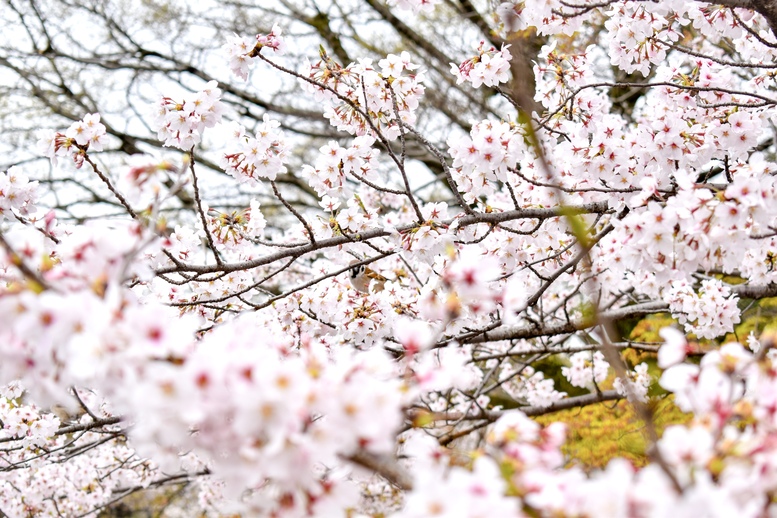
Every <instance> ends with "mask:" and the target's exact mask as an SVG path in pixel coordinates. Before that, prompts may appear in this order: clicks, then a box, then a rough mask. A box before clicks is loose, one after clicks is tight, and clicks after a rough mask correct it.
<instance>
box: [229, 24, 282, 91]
mask: <svg viewBox="0 0 777 518" xmlns="http://www.w3.org/2000/svg"><path fill="white" fill-rule="evenodd" d="M282 33H283V31H282V30H281V28H280V27H279V26H278V25H277V24H276V25H273V28H272V30H271V31H270V33H269V34H258V35H257V36H256V39H255V42H254V40H252V39H251V38H247V37H245V36H238V35H237V34H234V35H233V36H231V37H229V38H228V39H227V43H225V44H224V46H223V47H222V49H223V51H224V52H225V53H226V55H227V57H228V58H229V69H230V70H231V71H232V73H233V74H235V75H236V76H238V77H240V78H241V79H243V80H247V79H248V69H249V66H250V64H251V60H252V59H256V57H257V56H258V55H259V52H261V50H262V49H264V48H268V49H270V52H272V53H273V54H277V55H280V54H283V52H284V51H285V49H286V42H285V41H284V39H283V37H282V36H281V34H282Z"/></svg>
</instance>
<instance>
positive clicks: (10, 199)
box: [0, 167, 38, 222]
mask: <svg viewBox="0 0 777 518" xmlns="http://www.w3.org/2000/svg"><path fill="white" fill-rule="evenodd" d="M37 200H38V182H36V181H32V182H31V181H30V179H29V178H28V177H27V176H26V175H25V174H24V172H23V171H22V170H21V169H20V168H19V167H11V168H10V169H8V171H6V172H0V222H2V221H3V220H5V219H12V218H13V215H14V214H18V215H20V216H25V215H27V214H30V213H35V212H36V210H37V209H36V207H35V203H36V202H37Z"/></svg>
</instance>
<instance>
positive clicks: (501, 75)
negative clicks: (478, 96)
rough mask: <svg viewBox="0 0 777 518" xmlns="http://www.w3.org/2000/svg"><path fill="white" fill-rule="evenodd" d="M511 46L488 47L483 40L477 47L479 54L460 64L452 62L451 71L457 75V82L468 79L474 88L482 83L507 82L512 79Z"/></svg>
mask: <svg viewBox="0 0 777 518" xmlns="http://www.w3.org/2000/svg"><path fill="white" fill-rule="evenodd" d="M509 48H510V45H502V49H501V50H496V48H494V47H488V48H487V47H486V42H485V41H481V42H480V44H478V46H477V47H476V48H475V50H477V53H478V55H477V56H475V57H473V58H470V59H468V60H466V61H464V62H463V63H461V64H460V65H458V66H457V65H455V64H453V63H451V73H452V74H453V75H454V76H456V84H461V83H463V82H465V81H468V82H470V83H472V86H473V87H474V88H478V87H479V86H480V85H486V86H497V85H498V84H499V83H506V82H507V81H508V80H509V79H510V76H509V74H508V72H509V71H510V60H511V59H512V55H511V54H510V51H509V50H508V49H509Z"/></svg>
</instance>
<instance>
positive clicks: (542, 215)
mask: <svg viewBox="0 0 777 518" xmlns="http://www.w3.org/2000/svg"><path fill="white" fill-rule="evenodd" d="M609 210H610V209H609V207H608V204H607V202H594V203H587V204H583V205H577V206H574V205H573V206H567V207H563V208H560V207H556V208H548V209H520V210H514V211H505V212H490V213H477V214H472V215H468V216H461V217H459V218H452V219H449V220H444V221H441V222H440V223H439V225H441V226H450V225H452V224H453V223H454V222H457V223H458V226H459V227H465V226H469V225H474V224H477V223H503V222H507V221H513V220H519V219H549V218H556V217H559V216H565V215H579V214H588V213H600V212H608V211H609ZM414 228H417V227H416V226H415V225H403V226H401V227H397V228H396V230H395V231H396V232H400V233H401V232H407V231H409V230H412V229H414ZM395 231H394V230H384V229H373V230H367V231H365V232H361V233H359V234H357V235H355V236H345V235H343V236H335V237H331V238H327V239H319V240H318V241H316V243H315V244H310V243H308V244H305V245H300V246H298V247H294V248H289V249H287V250H282V251H278V252H276V253H274V254H269V255H266V256H264V257H259V258H257V259H253V260H250V261H243V262H239V263H231V264H223V265H192V264H184V265H182V266H175V267H164V268H159V269H157V270H156V273H158V274H168V273H176V272H182V271H183V272H192V273H215V272H224V273H229V272H234V271H238V270H248V269H251V268H256V267H257V266H263V265H265V264H269V263H272V262H275V261H277V260H279V259H284V258H287V257H292V256H301V255H304V254H307V253H309V252H315V251H318V250H323V249H326V248H332V247H336V246H340V245H344V244H346V243H354V242H362V241H367V240H370V239H375V238H378V237H386V236H389V235H392V234H393V233H394V232H395Z"/></svg>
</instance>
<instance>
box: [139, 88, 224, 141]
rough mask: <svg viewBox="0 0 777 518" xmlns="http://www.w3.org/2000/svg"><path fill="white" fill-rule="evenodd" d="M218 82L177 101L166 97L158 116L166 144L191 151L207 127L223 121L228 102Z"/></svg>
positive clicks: (156, 118) (156, 121) (156, 123)
mask: <svg viewBox="0 0 777 518" xmlns="http://www.w3.org/2000/svg"><path fill="white" fill-rule="evenodd" d="M220 99H221V90H220V89H219V88H218V83H217V82H216V81H209V82H208V84H206V85H205V88H203V89H202V90H200V91H199V92H197V93H195V94H193V95H189V96H186V97H184V98H183V99H182V100H181V101H175V100H173V99H172V98H170V97H162V99H161V100H160V101H159V109H158V111H157V113H156V117H155V118H154V126H155V127H156V129H157V137H158V138H159V140H162V141H164V143H165V146H172V147H177V148H178V149H183V150H185V151H189V150H190V149H192V148H193V147H194V146H195V145H197V144H199V143H200V140H201V139H202V133H203V131H204V130H205V128H212V127H213V126H215V125H216V124H217V123H218V122H220V121H221V116H222V114H223V112H224V105H223V104H222V103H221V101H220Z"/></svg>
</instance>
